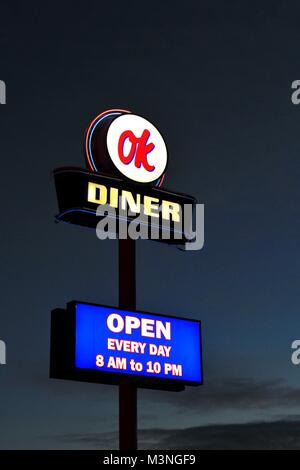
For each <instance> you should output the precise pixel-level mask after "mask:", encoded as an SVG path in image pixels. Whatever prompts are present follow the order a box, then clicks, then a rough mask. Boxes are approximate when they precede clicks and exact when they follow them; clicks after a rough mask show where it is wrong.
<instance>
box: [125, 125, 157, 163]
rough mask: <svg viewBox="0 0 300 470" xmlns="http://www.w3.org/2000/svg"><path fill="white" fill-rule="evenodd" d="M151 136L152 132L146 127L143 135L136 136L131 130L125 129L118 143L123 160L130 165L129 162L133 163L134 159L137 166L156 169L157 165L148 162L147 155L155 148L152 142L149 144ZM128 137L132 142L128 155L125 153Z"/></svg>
mask: <svg viewBox="0 0 300 470" xmlns="http://www.w3.org/2000/svg"><path fill="white" fill-rule="evenodd" d="M149 136H150V132H149V131H148V129H145V130H144V131H143V133H142V135H141V137H136V136H135V135H134V133H133V132H132V131H130V130H128V131H124V132H123V133H122V134H121V135H120V138H119V143H118V153H119V158H120V160H121V162H122V163H124V164H125V165H129V163H131V162H132V160H133V159H134V164H135V166H136V168H141V165H143V167H144V168H145V170H147V171H153V170H154V169H155V166H154V165H150V164H149V163H148V159H147V156H148V153H150V152H151V151H152V150H153V149H154V147H155V145H154V144H152V143H150V144H147V141H148V139H149ZM126 139H128V140H129V142H130V143H131V147H130V151H129V153H128V155H124V144H125V141H126Z"/></svg>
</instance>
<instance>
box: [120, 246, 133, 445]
mask: <svg viewBox="0 0 300 470" xmlns="http://www.w3.org/2000/svg"><path fill="white" fill-rule="evenodd" d="M118 242H119V307H120V308H123V309H125V310H135V309H136V275H135V272H136V267H135V241H134V240H131V239H130V238H127V239H119V241H118ZM119 448H120V450H136V449H137V387H135V386H134V385H132V383H131V381H130V380H128V379H126V378H125V377H124V378H121V381H120V385H119Z"/></svg>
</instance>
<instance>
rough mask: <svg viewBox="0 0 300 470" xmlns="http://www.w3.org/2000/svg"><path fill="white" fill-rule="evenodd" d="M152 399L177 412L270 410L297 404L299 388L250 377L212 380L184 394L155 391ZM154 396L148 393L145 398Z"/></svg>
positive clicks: (280, 381) (299, 400) (298, 403)
mask: <svg viewBox="0 0 300 470" xmlns="http://www.w3.org/2000/svg"><path fill="white" fill-rule="evenodd" d="M155 394H156V395H155V400H156V401H161V402H168V403H172V404H173V405H174V406H176V408H178V410H180V409H184V410H187V409H191V408H192V409H193V410H195V412H196V411H197V410H201V411H203V412H210V411H212V410H216V409H223V410H224V409H237V410H239V409H245V408H247V409H264V410H265V409H269V408H274V407H282V408H285V407H290V406H293V407H294V406H299V405H300V389H299V388H296V387H291V386H289V385H288V384H286V383H285V382H284V381H283V380H280V379H277V380H268V381H257V380H255V379H251V378H244V379H240V378H238V379H237V378H231V379H225V380H220V378H218V379H211V380H210V381H209V383H208V384H204V385H203V386H202V387H197V388H187V389H186V390H185V392H184V393H182V392H179V393H174V394H173V396H172V398H170V396H169V394H166V393H162V392H155ZM150 397H153V392H147V394H146V398H149V399H150Z"/></svg>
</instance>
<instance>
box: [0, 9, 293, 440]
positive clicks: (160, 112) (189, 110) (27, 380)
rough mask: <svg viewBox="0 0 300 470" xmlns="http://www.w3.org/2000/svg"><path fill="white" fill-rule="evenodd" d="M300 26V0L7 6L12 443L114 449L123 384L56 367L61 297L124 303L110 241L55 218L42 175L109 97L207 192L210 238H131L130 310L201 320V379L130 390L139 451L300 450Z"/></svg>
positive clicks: (7, 394) (3, 378) (5, 229)
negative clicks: (158, 137)
mask: <svg viewBox="0 0 300 470" xmlns="http://www.w3.org/2000/svg"><path fill="white" fill-rule="evenodd" d="M299 21H300V6H299V2H297V1H295V0H289V1H288V2H282V1H279V0H272V1H267V0H265V1H264V2H261V1H256V0H251V1H248V0H244V1H243V2H240V1H238V0H232V1H231V2H227V1H225V0H223V1H219V0H217V1H216V0H213V1H202V2H196V1H192V2H185V3H182V2H179V1H178V2H177V1H172V2H152V3H151V4H149V5H148V6H147V4H145V3H141V2H137V1H132V2H121V1H120V0H119V1H112V2H101V1H97V2H96V1H90V2H85V3H81V4H79V3H78V2H70V1H69V2H55V1H54V2H51V4H47V5H45V4H44V3H42V2H40V3H37V2H32V1H29V2H26V3H24V2H13V4H12V2H8V1H6V0H4V1H2V2H1V8H0V47H1V49H0V79H1V80H4V81H5V82H6V85H7V104H6V105H4V106H1V107H0V155H1V165H2V180H1V185H0V196H1V201H2V204H1V207H2V209H1V212H2V214H1V215H2V223H1V232H0V240H1V243H0V251H1V254H0V256H1V267H0V271H1V307H0V339H2V340H4V341H5V342H6V344H7V365H6V366H0V394H1V395H0V396H1V400H0V420H1V433H0V448H1V449H8V448H9V449H14V448H24V449H32V448H96V447H98V448H99V447H103V448H105V447H107V446H110V447H116V446H117V439H116V434H115V432H116V430H117V425H118V422H117V412H118V410H117V403H118V402H117V396H118V395H117V388H115V387H110V386H101V385H96V384H82V383H76V382H66V381H57V380H50V379H49V378H48V364H49V332H50V329H49V322H50V311H51V309H52V308H54V307H63V306H64V305H65V304H66V302H68V301H69V300H72V299H73V298H76V299H79V300H83V301H88V302H89V301H90V302H96V303H103V304H108V305H117V287H118V286H117V243H116V242H115V241H99V240H98V239H97V238H96V234H95V233H94V232H93V231H87V230H84V229H81V228H79V227H76V226H66V225H63V224H56V223H55V222H54V215H55V214H56V212H57V207H56V196H55V191H54V185H53V180H52V178H51V171H52V169H53V168H55V167H58V166H67V165H76V166H84V156H83V133H84V130H85V128H86V126H87V125H88V123H89V121H90V120H91V119H92V118H93V117H94V116H95V115H96V114H98V113H99V112H101V111H102V110H105V109H108V108H111V107H124V108H128V109H130V110H132V111H135V112H136V113H138V114H141V115H143V116H145V117H146V118H148V119H149V120H150V121H153V122H154V123H155V124H156V125H157V127H158V128H159V129H160V131H161V132H162V134H163V135H164V137H165V140H166V143H167V145H168V149H169V165H168V172H167V177H166V180H165V186H164V187H166V188H170V189H172V190H174V191H179V192H185V193H188V194H191V195H194V196H195V197H196V198H197V199H198V201H199V202H202V203H204V204H205V247H204V249H203V250H201V251H199V252H189V253H187V252H181V251H179V250H177V249H176V248H174V247H168V246H166V245H163V244H158V243H151V242H147V241H141V242H139V243H138V247H137V257H138V261H137V276H138V283H137V293H138V294H137V307H138V309H140V310H146V311H153V312H157V313H165V314H172V315H178V316H186V317H191V318H199V319H201V320H202V322H203V355H204V357H203V359H204V373H205V376H204V378H205V385H204V386H203V387H199V388H196V389H187V390H186V391H185V392H182V393H180V394H172V393H167V392H157V391H144V390H141V391H140V392H139V428H140V429H141V430H142V431H141V433H140V438H141V440H140V442H141V446H144V447H148V448H150V447H160V446H161V447H164V448H165V447H168V446H169V447H172V446H173V447H176V446H177V447H180V446H181V448H182V443H183V442H184V443H185V445H184V447H191V448H214V447H222V446H223V447H226V448H243V447H247V446H248V447H249V446H250V447H251V446H254V447H255V446H259V447H261V448H270V447H272V446H273V447H278V446H282V447H285V446H286V447H288V446H290V447H294V448H298V447H300V436H299V425H300V422H299V419H300V366H298V368H297V367H296V366H293V365H292V364H291V361H290V353H291V350H290V345H291V343H292V341H293V340H294V339H299V338H300V301H299V292H300V258H299V256H298V249H299V233H300V217H299V212H300V211H299V200H300V185H299V181H300V164H299V152H300V139H299V128H300V127H299V126H300V105H299V106H295V105H293V104H292V102H291V83H292V81H294V80H296V79H300V58H299V52H298V50H299V47H298V46H299V42H300V30H299ZM298 424H299V425H298ZM282 435H284V436H286V438H285V439H282ZM261 436H264V437H261Z"/></svg>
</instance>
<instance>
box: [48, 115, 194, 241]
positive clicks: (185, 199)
mask: <svg viewBox="0 0 300 470" xmlns="http://www.w3.org/2000/svg"><path fill="white" fill-rule="evenodd" d="M85 159H86V165H87V169H81V168H72V167H69V168H66V167H62V168H57V169H56V170H54V181H55V187H56V193H57V200H58V207H59V212H58V214H56V220H57V221H62V222H66V223H71V224H77V225H82V226H86V227H90V228H96V229H97V228H98V229H99V230H98V231H97V235H98V236H99V238H101V235H99V233H101V231H102V233H104V234H106V233H115V234H116V235H117V236H119V235H120V233H123V232H124V230H123V232H122V230H121V228H122V229H123V228H124V225H125V224H127V229H128V227H129V226H131V228H132V227H141V229H140V232H141V235H140V237H139V238H148V239H154V240H159V241H162V242H165V243H171V244H172V243H173V244H174V243H175V244H177V245H186V244H187V243H189V242H192V243H193V242H194V241H195V238H196V234H195V233H194V232H193V224H194V225H197V222H196V217H195V214H196V210H195V208H196V200H195V198H193V197H191V196H188V195H186V194H181V193H178V192H174V191H170V190H167V189H163V188H162V185H163V183H164V181H165V175H166V168H167V163H168V152H167V147H166V144H165V141H164V139H163V137H162V135H161V133H160V132H159V130H158V129H157V127H156V126H155V125H154V124H153V123H151V122H150V121H149V120H148V119H145V118H144V117H142V116H139V115H137V114H135V113H132V112H130V111H128V110H124V109H111V110H108V111H104V112H103V113H101V114H99V115H97V116H96V117H95V118H94V119H93V120H92V122H91V123H90V125H89V127H88V129H87V131H86V135H85ZM112 220H114V221H116V224H115V225H113V227H112V226H111V221H112ZM100 221H103V223H100V224H99V222H100ZM104 222H106V223H107V225H109V226H108V227H105V226H104ZM198 225H199V224H198ZM202 225H203V224H202ZM145 227H146V228H147V229H148V232H147V234H145V231H146V230H145ZM201 229H202V227H201ZM197 232H199V230H198V227H197ZM129 237H130V238H134V236H131V235H130V236H129ZM108 238H109V237H108ZM120 238H127V237H120Z"/></svg>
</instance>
